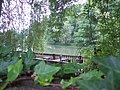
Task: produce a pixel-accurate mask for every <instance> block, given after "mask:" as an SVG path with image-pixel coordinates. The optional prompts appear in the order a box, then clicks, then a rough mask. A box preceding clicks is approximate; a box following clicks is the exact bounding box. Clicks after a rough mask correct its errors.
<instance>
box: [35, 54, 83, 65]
mask: <svg viewBox="0 0 120 90" xmlns="http://www.w3.org/2000/svg"><path fill="white" fill-rule="evenodd" d="M34 54H35V55H36V58H44V59H51V60H56V59H61V60H64V61H68V62H70V61H73V60H75V61H77V62H78V63H83V57H82V56H75V55H63V54H48V53H34Z"/></svg>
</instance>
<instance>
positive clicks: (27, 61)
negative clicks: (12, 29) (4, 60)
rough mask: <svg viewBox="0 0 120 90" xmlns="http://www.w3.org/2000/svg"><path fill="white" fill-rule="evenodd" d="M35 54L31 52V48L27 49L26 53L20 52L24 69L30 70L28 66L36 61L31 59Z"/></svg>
mask: <svg viewBox="0 0 120 90" xmlns="http://www.w3.org/2000/svg"><path fill="white" fill-rule="evenodd" d="M34 57H35V55H34V54H33V52H32V50H31V49H28V51H27V52H26V53H23V54H22V59H23V62H24V65H25V67H24V68H25V70H30V67H31V66H32V65H34V64H35V63H36V62H37V61H35V60H33V58H34Z"/></svg>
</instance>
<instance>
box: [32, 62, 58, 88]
mask: <svg viewBox="0 0 120 90" xmlns="http://www.w3.org/2000/svg"><path fill="white" fill-rule="evenodd" d="M59 70H60V67H55V66H51V65H47V64H45V62H44V61H41V62H40V63H39V64H38V65H36V66H35V68H34V71H35V72H36V74H37V75H38V77H36V78H35V81H36V82H38V83H40V84H41V85H43V86H46V85H49V84H50V82H51V81H52V80H53V75H54V74H55V73H57V72H58V71H59Z"/></svg>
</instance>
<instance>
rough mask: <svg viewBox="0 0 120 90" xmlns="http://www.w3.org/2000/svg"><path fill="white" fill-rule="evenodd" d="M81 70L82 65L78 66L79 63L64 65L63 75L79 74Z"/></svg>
mask: <svg viewBox="0 0 120 90" xmlns="http://www.w3.org/2000/svg"><path fill="white" fill-rule="evenodd" d="M80 69H81V66H80V64H78V63H77V62H71V63H68V64H65V65H63V67H62V73H63V74H74V73H76V72H79V71H80Z"/></svg>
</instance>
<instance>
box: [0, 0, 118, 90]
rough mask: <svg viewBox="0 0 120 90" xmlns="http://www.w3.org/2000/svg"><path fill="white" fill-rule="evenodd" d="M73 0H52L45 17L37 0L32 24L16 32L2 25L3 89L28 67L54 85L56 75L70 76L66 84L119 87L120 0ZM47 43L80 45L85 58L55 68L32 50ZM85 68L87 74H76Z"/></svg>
mask: <svg viewBox="0 0 120 90" xmlns="http://www.w3.org/2000/svg"><path fill="white" fill-rule="evenodd" d="M70 1H71V0H60V1H59V0H49V4H50V10H51V15H49V18H45V16H44V17H43V18H42V19H41V16H40V15H39V14H41V13H42V10H41V8H39V7H40V5H42V4H40V5H39V3H36V2H35V3H34V5H33V11H34V12H35V13H36V18H37V19H36V18H31V23H30V27H29V28H28V29H25V30H22V31H21V32H17V31H19V30H14V29H11V30H6V29H4V28H2V29H3V31H0V84H2V88H0V89H4V88H5V87H6V86H7V85H8V84H9V82H12V81H14V80H15V79H16V78H17V77H18V76H19V74H21V73H22V74H25V73H26V72H27V71H29V70H34V71H35V73H36V77H35V82H37V83H39V84H40V85H43V86H47V85H50V83H51V82H52V80H53V79H54V75H56V76H59V77H61V78H63V77H64V76H65V75H71V77H70V79H69V80H68V81H66V80H64V79H62V80H61V85H62V87H63V89H66V88H67V87H69V86H74V85H77V86H79V87H80V89H81V90H103V89H105V90H119V89H120V86H119V83H120V80H119V79H120V65H119V64H120V57H118V56H119V54H120V1H119V0H88V1H87V2H86V4H82V5H80V4H78V5H71V3H72V2H70ZM41 3H43V2H42V1H41ZM67 5H68V6H67ZM0 28H1V27H0ZM2 29H1V30H2ZM45 43H50V44H61V45H63V44H64V45H73V46H77V47H79V51H80V52H79V53H80V54H82V55H83V56H84V57H85V60H84V63H83V64H82V65H80V64H78V63H77V62H71V63H68V64H64V65H61V64H60V65H58V67H57V65H54V66H53V65H49V64H46V63H45V62H43V61H42V62H39V61H34V60H33V58H34V57H35V55H34V54H33V51H35V52H44V49H45ZM28 48H29V49H28ZM24 51H25V52H24ZM93 57H97V58H93ZM106 57H107V58H106ZM37 62H39V64H37ZM36 64H37V65H36ZM81 69H83V71H84V73H82V74H80V76H78V77H73V76H72V75H74V74H76V73H80V71H81ZM13 74H14V75H13ZM3 77H5V78H7V79H6V80H5V79H3Z"/></svg>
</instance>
